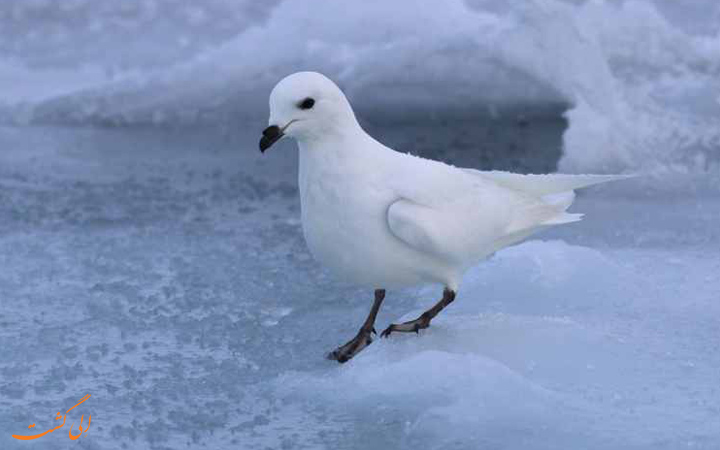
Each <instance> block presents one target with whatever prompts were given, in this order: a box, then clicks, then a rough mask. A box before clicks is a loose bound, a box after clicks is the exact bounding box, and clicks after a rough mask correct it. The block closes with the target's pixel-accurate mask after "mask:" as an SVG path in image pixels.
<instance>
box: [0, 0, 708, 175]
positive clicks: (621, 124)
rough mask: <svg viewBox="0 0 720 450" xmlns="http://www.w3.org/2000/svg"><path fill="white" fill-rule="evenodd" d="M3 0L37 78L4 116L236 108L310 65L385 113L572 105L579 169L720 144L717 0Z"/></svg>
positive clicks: (692, 156) (542, 110)
mask: <svg viewBox="0 0 720 450" xmlns="http://www.w3.org/2000/svg"><path fill="white" fill-rule="evenodd" d="M5 3H7V4H5ZM5 3H4V4H3V6H2V9H4V10H5V13H4V14H3V15H1V16H0V20H2V23H3V25H5V24H10V25H12V26H10V25H9V26H7V27H0V29H3V30H4V31H2V32H0V33H5V36H4V37H5V38H6V39H5V41H6V43H5V46H6V47H7V48H8V49H9V53H8V55H9V56H8V57H7V59H6V60H5V61H0V79H3V80H4V81H5V82H6V83H8V84H16V85H20V86H22V89H17V90H11V91H8V92H6V93H4V94H3V95H2V97H0V104H5V106H4V107H3V108H2V113H1V114H0V116H2V117H4V119H5V120H6V121H11V122H16V123H36V122H47V121H50V122H58V121H59V122H68V121H69V122H77V123H87V122H92V123H111V124H113V123H197V122H207V121H215V120H218V117H225V120H228V118H231V119H230V120H232V123H237V117H239V116H240V117H252V118H258V117H261V118H264V117H265V114H266V111H267V109H266V108H267V106H266V105H267V94H268V92H269V91H270V88H271V87H272V86H273V84H274V83H275V82H277V81H278V80H279V79H280V78H282V77H283V76H285V75H287V74H288V73H291V72H295V71H298V70H308V69H312V70H318V71H322V72H324V73H326V74H327V75H329V76H330V77H331V78H333V79H334V80H336V81H337V82H338V83H339V84H340V85H341V87H343V88H344V89H345V90H346V91H347V93H348V95H349V97H350V98H351V99H352V100H354V103H355V105H356V107H357V108H358V110H359V111H360V113H361V117H364V118H375V119H373V120H381V121H387V120H417V119H418V118H421V117H425V118H428V117H430V118H432V117H435V118H437V117H444V118H451V117H453V116H456V115H461V116H477V114H484V115H487V116H489V117H494V118H497V117H498V116H502V115H503V114H511V115H513V116H517V115H521V116H528V115H533V114H557V111H559V110H563V109H568V110H567V112H566V115H567V118H568V119H569V121H570V126H569V129H568V130H567V132H566V133H565V136H564V146H565V156H564V157H563V159H562V161H561V164H560V168H561V169H562V170H564V171H573V172H583V171H586V172H591V171H592V172H614V171H622V170H639V169H642V170H649V171H660V172H663V171H673V172H678V171H679V172H698V171H700V172H703V171H715V170H717V168H718V164H719V163H718V161H719V160H720V157H719V155H718V148H720V131H719V130H720V129H719V128H718V127H717V126H716V123H717V120H718V117H720V102H719V101H718V100H719V98H718V95H717V92H718V89H719V88H720V81H719V80H720V76H718V75H720V34H718V29H717V23H718V21H717V18H718V17H719V16H720V5H719V4H718V3H716V2H712V1H709V0H708V1H697V2H693V3H692V4H687V5H683V7H678V6H673V4H671V3H670V2H661V1H659V0H658V1H656V2H652V1H648V0H645V1H643V0H628V1H620V2H604V1H595V2H581V3H580V2H565V1H559V0H549V1H542V2H540V1H537V2H527V1H524V0H514V1H510V2H505V1H489V0H487V1H471V2H461V1H459V0H456V1H451V2H445V1H443V2H425V3H423V5H422V7H417V6H413V7H409V4H408V3H405V2H380V1H370V2H356V3H353V5H352V6H348V5H345V4H334V3H327V2H322V1H310V2H303V3H302V4H300V3H297V2H290V1H285V2H279V3H277V4H276V3H270V4H268V3H264V4H263V6H262V7H260V6H257V4H255V3H254V2H241V3H240V4H237V5H236V4H235V3H233V4H232V5H233V6H232V8H229V6H228V5H230V4H229V3H228V2H225V1H221V0H214V1H209V2H203V4H202V5H196V4H195V3H192V4H191V3H190V2H186V3H183V2H181V3H180V4H179V5H175V4H173V5H171V6H169V5H170V4H168V5H165V4H164V3H158V2H150V1H140V0H136V1H132V2H122V4H118V5H116V6H113V5H114V4H110V3H107V4H106V3H104V2H102V3H97V2H93V1H78V2H72V4H69V5H64V4H63V5H60V4H55V3H53V2H25V1H20V0H15V1H11V2H5ZM178 6H179V7H178ZM0 12H2V10H0ZM330 17H331V18H332V20H328V18H330ZM151 23H152V24H153V27H149V24H151ZM369 23H372V24H373V26H372V27H369V26H367V24H369ZM418 24H422V28H421V29H419V26H418ZM38 25H43V26H42V27H40V26H38ZM29 30H39V31H37V32H36V33H35V34H37V33H44V34H47V36H45V38H44V39H42V42H44V45H42V46H39V45H38V39H37V36H35V37H33V36H34V35H33V34H32V33H31V32H30V31H29ZM46 30H47V31H46ZM188 30H191V31H188ZM150 37H151V38H152V39H150ZM378 116H383V117H378Z"/></svg>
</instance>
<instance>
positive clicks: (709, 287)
mask: <svg viewBox="0 0 720 450" xmlns="http://www.w3.org/2000/svg"><path fill="white" fill-rule="evenodd" d="M506 126H507V127H508V128H509V131H502V130H499V131H498V133H500V134H502V133H506V134H508V135H515V134H516V131H517V130H524V131H523V132H527V133H531V132H532V131H527V130H528V129H529V130H532V129H533V125H532V124H531V125H530V126H524V125H523V126H518V125H517V124H515V123H514V122H511V123H510V124H506ZM261 127H262V123H257V124H255V125H252V124H251V125H249V126H248V130H250V131H249V132H248V133H237V132H222V131H221V130H203V129H194V130H172V129H170V130H168V129H70V128H48V127H31V128H0V149H2V151H1V152H0V217H1V218H2V221H0V267H1V268H2V270H1V271H0V292H2V298H0V348H1V349H2V350H1V355H2V358H0V424H2V425H0V448H3V449H5V448H7V449H19V448H25V447H26V446H27V445H25V444H27V443H24V442H20V441H17V440H15V439H12V438H11V437H10V434H12V433H17V434H22V433H23V432H26V430H27V426H28V424H30V423H37V426H36V429H39V430H44V429H48V428H49V427H50V425H51V424H52V422H53V421H52V418H53V417H54V414H55V412H56V411H58V410H64V409H66V408H68V407H70V406H72V405H73V404H75V403H76V402H77V401H78V400H79V398H80V397H82V396H83V395H85V394H86V393H90V394H92V397H91V398H90V399H89V400H88V401H86V402H85V403H84V404H83V405H81V407H78V409H80V411H78V416H77V417H69V418H68V420H71V419H72V420H75V421H79V414H83V413H84V414H92V417H93V419H92V425H91V428H90V429H89V431H88V432H87V435H86V436H85V437H83V438H81V439H82V440H81V441H80V443H78V442H73V441H70V440H68V438H67V436H66V435H64V434H63V433H61V432H62V431H63V430H67V426H68V425H66V428H63V429H61V430H59V431H57V432H55V433H53V434H50V435H47V436H44V437H43V438H40V439H38V440H35V441H33V444H34V448H48V449H62V448H71V446H72V448H75V446H77V445H81V446H83V447H84V448H97V449H104V448H132V449H144V448H148V449H166V448H184V447H192V448H198V447H201V448H353V449H354V448H358V449H359V448H379V447H388V448H400V449H404V448H418V447H422V448H436V449H441V448H461V449H462V448H467V449H476V448H507V449H515V448H527V449H566V448H588V449H593V448H597V449H601V448H602V449H604V448H621V449H631V448H632V449H677V448H684V447H690V448H701V449H713V448H717V446H718V444H719V443H720V427H719V426H718V423H717V417H718V414H719V413H720V412H719V411H718V406H717V405H718V404H719V403H720V390H718V389H717V374H718V373H720V356H718V355H720V352H718V344H717V330H718V329H719V327H720V306H719V304H718V302H717V292H718V291H719V290H720V283H718V278H717V274H718V273H720V231H718V228H717V217H718V215H719V214H720V195H718V192H719V190H718V189H717V186H714V187H713V183H714V181H713V180H712V177H710V179H705V180H704V181H703V179H702V178H703V177H699V176H697V175H690V176H686V177H684V178H683V177H681V176H679V175H676V178H675V180H674V183H675V184H676V185H680V186H684V187H685V188H684V189H682V190H673V191H672V192H671V193H668V188H667V185H666V183H665V182H664V180H661V181H656V180H654V179H653V178H649V179H645V180H637V181H632V182H624V186H620V185H617V186H615V187H613V186H607V187H598V188H592V189H590V190H589V192H587V193H586V194H583V195H581V196H580V197H579V198H578V200H577V202H576V204H575V205H574V206H573V208H574V210H576V211H582V212H584V213H586V220H585V221H583V222H580V223H577V224H573V225H572V226H567V227H564V228H560V229H557V230H554V231H552V232H548V233H545V234H543V235H541V236H540V237H539V239H537V240H534V241H530V242H527V243H524V244H522V245H520V246H517V247H513V248H510V249H506V250H504V251H502V252H500V253H498V254H497V255H496V256H495V257H493V258H492V259H491V260H489V261H488V262H486V263H484V264H482V265H480V266H478V267H476V268H475V269H473V270H472V271H471V272H470V273H469V274H468V276H467V277H466V279H465V281H464V284H463V286H462V289H461V291H460V295H459V296H458V299H457V301H456V302H454V303H453V304H452V306H451V307H450V308H448V309H447V310H446V311H444V312H443V314H442V315H440V316H438V318H437V319H436V321H435V322H433V326H432V327H430V328H429V329H427V330H425V331H423V332H422V333H421V335H420V336H415V335H398V336H392V337H391V339H388V340H377V341H376V342H375V343H373V345H371V346H370V347H368V349H366V350H365V351H364V352H363V353H361V354H360V355H359V356H358V357H356V358H355V359H353V360H352V361H351V362H350V363H348V364H346V365H343V366H338V365H337V364H336V363H334V362H330V361H326V360H325V359H324V358H323V355H324V353H325V352H326V351H328V350H330V349H332V348H334V347H335V346H336V345H338V344H339V343H341V342H343V341H344V340H346V339H348V338H349V337H351V335H352V334H353V333H354V332H355V331H356V328H357V327H358V326H359V324H360V323H361V321H362V320H363V319H364V316H365V314H366V313H367V310H368V308H369V306H370V303H371V292H367V291H364V290H358V289H355V288H353V287H350V286H345V285H342V284H339V283H338V282H337V281H336V280H335V279H334V278H333V277H332V276H331V275H330V274H328V273H326V272H325V270H324V269H323V268H321V267H319V266H318V265H317V263H316V262H314V261H313V259H312V258H311V256H310V255H309V254H308V252H307V249H306V248H305V244H304V241H303V239H302V233H301V230H300V223H299V222H298V217H299V210H298V201H297V192H296V182H295V177H296V151H295V149H294V148H293V145H291V144H290V143H285V142H283V143H280V144H278V146H277V148H273V152H272V154H271V155H265V156H264V157H261V156H260V154H259V152H257V150H256V145H257V143H256V138H257V134H256V132H255V130H259V129H261ZM540 129H543V128H540ZM406 131H407V132H408V133H410V135H414V136H418V137H422V136H424V135H423V133H425V132H426V130H423V129H417V130H413V129H412V128H407V129H406ZM441 131H442V130H441ZM561 131H562V128H561V127H556V128H555V135H556V138H555V140H554V141H553V140H552V139H550V138H547V139H546V140H545V141H547V142H548V147H547V148H539V149H534V150H535V152H538V153H539V154H536V155H535V156H536V157H539V156H540V155H544V157H545V158H546V159H547V161H546V162H543V163H539V164H541V166H538V167H542V164H549V165H552V164H553V161H555V162H556V161H557V158H558V157H559V155H558V154H557V153H556V151H555V150H554V147H555V146H556V145H557V143H558V139H559V133H561ZM376 132H377V134H378V136H379V137H381V138H383V139H384V140H388V142H391V143H394V144H398V145H400V144H401V143H402V142H403V141H402V139H399V138H398V136H396V134H395V133H396V132H397V130H388V131H386V132H383V131H382V130H381V129H378V130H376ZM543 132H547V130H545V131H543ZM543 132H539V133H540V134H542V133H543ZM405 139H407V138H405ZM438 139H439V140H441V141H443V140H444V139H445V135H444V134H443V132H440V133H438ZM421 141H422V139H421ZM538 142H544V141H543V140H542V139H540V140H538ZM406 144H407V142H406ZM424 145H425V146H427V148H426V147H423V146H422V145H419V146H418V148H420V149H421V150H420V152H421V153H423V154H426V155H429V156H435V157H441V158H443V159H448V160H452V161H458V158H459V154H460V153H462V152H459V151H458V152H446V153H435V154H433V153H431V152H430V150H429V148H430V147H432V145H431V143H430V142H427V141H425V144H424ZM487 145H488V147H489V148H493V147H502V146H503V145H509V144H507V143H505V144H503V143H502V142H495V143H494V144H493V143H488V144H487ZM490 155H492V153H490ZM464 156H465V157H466V158H469V159H473V157H472V156H471V154H468V153H465V155H464ZM487 157H488V153H485V152H481V153H480V154H478V155H477V157H476V158H477V160H478V161H482V160H483V158H487ZM515 157H518V156H517V155H514V156H513V154H512V153H508V154H507V155H506V159H505V160H501V159H500V158H501V156H500V155H499V154H495V155H494V158H495V160H496V162H497V164H507V165H512V162H511V161H512V159H513V158H515ZM508 159H509V160H508ZM520 159H522V160H525V159H524V158H522V157H520ZM527 161H532V159H528V160H527ZM529 169H533V167H532V166H531V167H529ZM658 184H659V185H660V187H658V186H657V185H658ZM693 186H696V187H697V186H699V188H698V190H700V191H701V192H700V193H697V192H695V190H694V188H693ZM439 291H440V287H439V286H436V287H432V286H431V287H425V288H421V289H414V290H405V291H390V292H389V293H388V298H387V300H386V304H385V306H384V308H383V310H382V311H381V313H380V316H379V318H378V320H379V324H378V325H379V327H381V326H383V325H385V324H387V323H389V322H391V321H397V320H402V319H403V318H412V317H413V316H414V315H416V314H418V313H419V312H421V311H422V310H423V309H424V308H426V307H427V306H429V305H430V304H431V303H432V302H433V301H435V300H436V299H437V298H438V296H439ZM68 424H69V422H68Z"/></svg>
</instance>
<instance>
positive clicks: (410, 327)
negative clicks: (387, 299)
mask: <svg viewBox="0 0 720 450" xmlns="http://www.w3.org/2000/svg"><path fill="white" fill-rule="evenodd" d="M455 295H456V294H455V291H453V290H451V289H448V288H445V290H444V291H443V297H442V299H441V300H440V301H439V302H437V303H435V305H434V306H433V307H432V308H430V309H428V310H427V311H425V312H424V313H422V314H421V315H420V317H418V318H417V319H415V320H410V321H408V322H403V323H400V324H394V323H393V324H391V325H390V326H389V327H387V328H385V331H383V332H382V333H381V336H382V337H388V336H390V333H392V332H393V331H399V332H401V333H407V332H411V331H414V332H415V333H417V332H418V330H422V329H424V328H427V327H429V326H430V321H431V320H433V318H434V317H435V316H437V315H438V313H440V311H442V310H443V309H444V308H445V307H446V306H447V305H449V304H450V303H452V302H453V300H455Z"/></svg>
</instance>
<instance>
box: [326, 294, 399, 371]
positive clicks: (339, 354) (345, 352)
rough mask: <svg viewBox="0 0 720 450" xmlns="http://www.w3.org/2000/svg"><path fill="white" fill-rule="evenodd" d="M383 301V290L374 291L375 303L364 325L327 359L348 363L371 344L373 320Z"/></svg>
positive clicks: (329, 354)
mask: <svg viewBox="0 0 720 450" xmlns="http://www.w3.org/2000/svg"><path fill="white" fill-rule="evenodd" d="M384 299H385V289H376V290H375V301H374V302H373V305H372V308H371V309H370V314H368V316H367V319H365V323H363V326H362V327H360V331H358V334H357V335H356V336H355V337H354V338H352V339H351V340H350V341H349V342H348V343H346V344H345V345H342V346H340V347H338V348H336V349H335V350H333V351H331V352H330V353H328V355H327V358H328V359H333V360H335V361H337V362H341V363H344V362H346V361H349V360H350V359H351V358H352V357H353V356H355V355H357V354H358V353H360V351H361V350H362V349H364V348H365V347H367V346H368V345H370V343H371V342H372V337H371V334H372V333H376V331H375V318H376V317H377V313H378V311H380V305H382V302H383V300H384Z"/></svg>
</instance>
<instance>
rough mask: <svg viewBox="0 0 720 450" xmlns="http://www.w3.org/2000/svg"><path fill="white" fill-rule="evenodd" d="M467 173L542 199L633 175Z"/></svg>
mask: <svg viewBox="0 0 720 450" xmlns="http://www.w3.org/2000/svg"><path fill="white" fill-rule="evenodd" d="M465 170H466V171H467V172H469V173H472V174H474V175H478V176H481V177H483V178H485V179H488V180H491V181H493V182H495V183H497V184H499V185H501V186H505V187H507V188H510V189H514V190H517V191H521V192H525V193H527V194H531V195H535V196H537V197H543V196H546V195H551V194H558V193H561V192H568V191H572V190H574V189H580V188H584V187H587V186H592V185H594V184H600V183H606V182H608V181H616V180H625V179H628V178H633V177H634V176H635V175H568V174H547V175H535V174H529V175H522V174H518V173H511V172H503V171H499V170H493V171H480V170H475V169H465Z"/></svg>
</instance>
